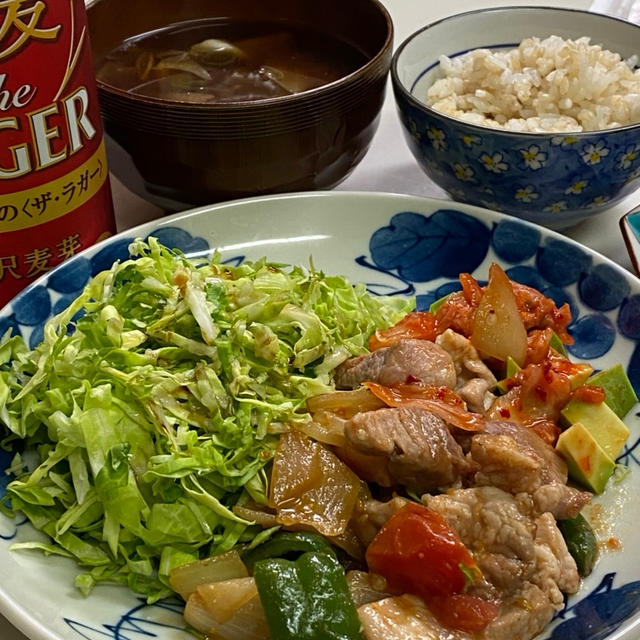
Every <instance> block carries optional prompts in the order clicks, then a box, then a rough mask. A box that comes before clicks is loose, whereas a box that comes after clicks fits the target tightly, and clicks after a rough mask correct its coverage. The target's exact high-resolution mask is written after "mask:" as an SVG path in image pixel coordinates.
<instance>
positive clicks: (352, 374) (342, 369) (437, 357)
mask: <svg viewBox="0 0 640 640" xmlns="http://www.w3.org/2000/svg"><path fill="white" fill-rule="evenodd" d="M418 381H420V382H423V383H424V384H433V385H436V386H444V387H448V388H449V389H453V388H454V387H455V384H456V370H455V367H454V364H453V360H452V359H451V356H450V355H449V354H448V353H447V352H446V351H445V350H444V349H442V348H441V347H439V346H438V345H436V344H435V343H433V342H430V341H429V340H414V339H405V340H399V341H398V342H396V343H394V344H393V345H391V346H389V347H383V348H381V349H377V350H376V351H374V352H373V353H368V354H365V355H362V356H358V357H356V358H351V359H349V360H347V361H346V362H343V363H342V364H341V365H340V366H339V367H338V368H337V369H336V372H335V383H336V386H337V387H338V388H340V389H356V388H357V387H359V386H360V384H361V383H363V382H377V383H379V384H382V385H385V386H389V385H393V384H404V383H407V382H418Z"/></svg>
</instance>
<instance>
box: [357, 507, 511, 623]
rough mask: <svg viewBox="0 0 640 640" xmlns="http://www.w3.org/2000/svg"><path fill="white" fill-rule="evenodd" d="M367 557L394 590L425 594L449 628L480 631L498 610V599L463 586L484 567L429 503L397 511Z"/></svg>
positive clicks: (427, 600) (389, 587)
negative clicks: (486, 597)
mask: <svg viewBox="0 0 640 640" xmlns="http://www.w3.org/2000/svg"><path fill="white" fill-rule="evenodd" d="M366 560H367V564H368V565H369V570H370V571H372V572H374V573H378V574H380V575H382V576H384V577H385V578H386V580H387V588H388V589H389V591H390V592H391V593H398V594H400V593H412V594H414V595H417V596H420V597H421V598H422V599H423V600H424V601H425V603H426V605H427V606H428V607H429V609H430V610H431V611H432V613H433V614H434V615H435V616H436V617H437V618H438V620H440V622H441V623H442V624H443V625H445V626H447V627H449V628H452V629H458V630H461V631H468V632H471V633H477V632H480V631H482V630H483V629H484V628H485V627H486V626H487V625H488V624H489V623H490V622H491V621H492V620H493V619H494V618H495V617H496V616H497V615H498V612H499V608H500V603H499V602H497V601H491V600H486V599H484V598H481V597H479V596H475V595H471V594H467V593H464V592H463V590H464V588H465V586H466V585H467V582H468V580H469V577H471V579H473V578H474V576H480V570H479V569H478V566H477V564H476V562H475V560H474V558H473V556H472V555H471V553H470V551H469V550H468V549H467V547H466V546H465V544H464V543H463V542H462V540H461V539H460V537H459V536H458V534H457V533H456V531H455V530H454V529H453V528H451V527H450V526H449V524H448V523H447V521H446V520H445V519H444V518H443V517H442V516H441V515H440V514H439V513H437V512H436V511H433V510H432V509H429V508H428V507H425V506H424V505H421V504H417V503H415V502H409V503H407V504H405V505H404V506H403V507H402V508H401V509H399V510H398V511H397V512H396V513H394V514H393V515H392V516H391V517H390V518H389V519H388V520H387V522H386V523H385V524H384V525H383V527H382V528H381V529H380V531H379V532H378V534H377V535H376V537H375V538H374V539H373V541H372V542H371V544H370V545H369V547H368V548H367V551H366Z"/></svg>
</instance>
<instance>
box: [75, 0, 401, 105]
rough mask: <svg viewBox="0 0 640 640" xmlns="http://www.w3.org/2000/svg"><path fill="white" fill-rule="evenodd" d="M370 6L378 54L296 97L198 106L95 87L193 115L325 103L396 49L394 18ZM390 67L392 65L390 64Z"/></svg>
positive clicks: (377, 3) (375, 0) (375, 2)
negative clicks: (377, 28)
mask: <svg viewBox="0 0 640 640" xmlns="http://www.w3.org/2000/svg"><path fill="white" fill-rule="evenodd" d="M101 1H102V0H88V1H87V5H86V6H87V11H89V9H90V8H91V7H93V6H94V5H96V4H98V3H99V2H101ZM365 1H366V2H369V4H371V5H372V6H373V7H374V8H375V9H377V11H378V13H379V14H380V15H381V16H382V18H383V20H384V23H385V31H386V35H385V38H384V42H383V43H382V45H381V46H380V48H379V49H378V51H377V52H376V54H375V55H374V56H372V57H371V58H369V59H368V60H367V61H366V62H365V63H364V64H363V65H361V66H359V67H358V68H357V69H355V70H354V71H352V72H351V73H349V74H347V75H345V76H342V77H341V78H338V79H337V80H333V81H331V82H328V83H326V84H322V85H320V86H319V87H315V88H313V89H308V90H307V91H300V92H297V93H292V94H291V95H288V96H278V97H275V98H264V99H262V100H238V101H235V102H212V103H207V104H202V103H195V102H187V101H180V100H163V99H161V98H153V97H150V96H141V95H137V94H135V93H131V92H130V91H126V90H125V89H120V88H118V87H115V86H113V85H111V84H108V83H106V82H103V81H102V80H99V79H98V78H96V86H97V88H98V92H105V93H108V94H112V95H114V96H118V97H120V98H125V99H127V100H132V101H133V102H135V103H138V104H140V105H141V106H142V105H147V106H149V107H154V106H158V107H167V108H171V109H176V110H185V111H186V110H188V111H190V112H193V110H194V109H197V110H199V111H205V112H207V111H212V112H215V111H227V112H233V111H240V110H242V111H245V110H247V109H260V108H261V109H264V108H268V107H284V106H288V105H289V104H290V103H293V102H295V101H298V100H300V98H301V97H303V98H305V99H308V100H313V99H314V98H316V97H318V98H319V99H322V97H324V95H325V94H331V93H332V92H333V91H334V90H335V88H336V87H342V86H343V85H344V86H345V87H349V86H350V85H351V84H352V83H353V82H355V81H357V80H358V79H359V78H361V77H364V76H366V74H367V72H368V71H369V70H371V69H374V70H375V67H377V66H379V65H381V64H383V63H384V58H385V57H386V55H387V53H388V52H390V51H392V49H393V38H394V33H395V29H394V24H393V20H392V18H391V14H390V13H389V11H388V10H387V8H386V7H385V5H384V4H383V3H382V1H381V0H365ZM175 24H178V23H176V22H171V23H169V24H167V25H165V26H164V27H160V29H163V28H165V29H166V28H168V27H170V26H173V25H175ZM389 65H390V61H389Z"/></svg>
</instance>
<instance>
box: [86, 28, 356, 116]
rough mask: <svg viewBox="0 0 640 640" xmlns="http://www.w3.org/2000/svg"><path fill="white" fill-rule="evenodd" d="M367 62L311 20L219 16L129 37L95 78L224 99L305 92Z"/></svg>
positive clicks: (162, 92)
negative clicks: (303, 23) (295, 21)
mask: <svg viewBox="0 0 640 640" xmlns="http://www.w3.org/2000/svg"><path fill="white" fill-rule="evenodd" d="M365 62H366V57H365V55H364V54H363V52H361V51H360V50H359V49H357V48H356V47H354V46H353V45H351V44H349V43H347V42H344V41H342V40H339V39H338V38H336V37H335V36H332V35H329V34H326V33H319V32H317V31H314V30H313V29H311V28H308V27H303V26H299V25H293V24H289V23H282V22H246V21H243V22H240V21H238V22H234V21H231V20H229V19H224V20H220V19H215V18H214V19H201V20H191V21H188V22H182V23H178V24H175V25H172V26H169V27H166V28H163V29H159V30H156V31H151V32H148V33H144V34H141V35H139V36H135V37H133V38H129V39H128V40H126V41H124V42H123V43H122V44H121V45H120V46H118V47H117V48H116V49H114V50H113V51H111V52H110V53H109V54H107V56H105V59H104V60H103V61H102V63H101V64H100V65H98V69H97V77H98V79H99V80H100V81H102V82H104V83H106V84H109V85H111V86H114V87H117V88H119V89H123V90H125V91H130V92H131V93H135V94H138V95H141V96H147V97H152V98H160V99H163V100H173V101H180V102H197V103H203V104H205V103H220V102H222V103H225V102H239V101H246V100H263V99H266V98H276V97H280V96H286V95H290V94H293V93H298V92H300V91H307V90H309V89H313V88H315V87H319V86H321V85H323V84H327V83H329V82H332V81H334V80H337V79H339V78H341V77H343V76H345V75H348V74H349V73H352V72H353V71H355V70H356V69H358V68H359V67H360V66H362V65H363V64H364V63H365Z"/></svg>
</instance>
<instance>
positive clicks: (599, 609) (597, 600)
mask: <svg viewBox="0 0 640 640" xmlns="http://www.w3.org/2000/svg"><path fill="white" fill-rule="evenodd" d="M614 580H615V574H614V573H609V574H607V575H605V576H604V578H603V579H602V581H601V582H600V584H599V585H598V586H597V587H596V588H595V589H594V590H593V591H592V592H591V593H590V594H589V595H588V596H586V597H585V598H583V599H582V600H580V601H579V602H577V603H576V604H574V605H572V606H571V607H569V608H567V609H565V610H564V611H562V612H561V614H560V616H561V617H562V618H564V617H565V616H566V614H567V613H569V612H572V613H573V614H574V617H572V618H569V619H568V620H565V621H564V622H562V623H560V624H559V625H557V626H556V627H555V628H554V630H553V632H552V633H551V636H550V638H551V640H605V638H608V637H609V636H610V634H612V633H613V632H614V631H615V630H616V629H617V628H618V627H619V626H620V625H621V624H622V622H624V621H625V620H626V619H627V618H629V616H631V615H633V614H634V613H635V612H636V611H638V609H640V581H636V582H629V583H627V584H625V585H622V586H620V587H616V588H614V587H613V581H614Z"/></svg>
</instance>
